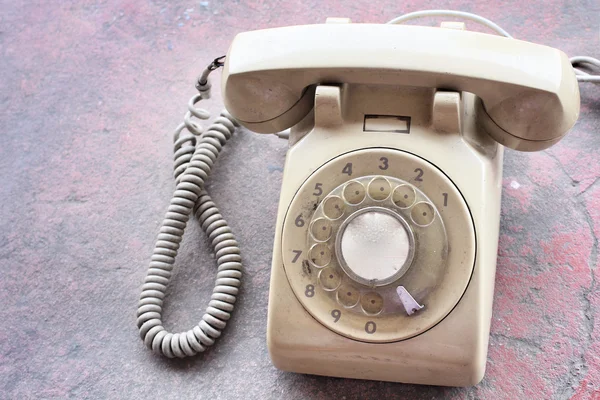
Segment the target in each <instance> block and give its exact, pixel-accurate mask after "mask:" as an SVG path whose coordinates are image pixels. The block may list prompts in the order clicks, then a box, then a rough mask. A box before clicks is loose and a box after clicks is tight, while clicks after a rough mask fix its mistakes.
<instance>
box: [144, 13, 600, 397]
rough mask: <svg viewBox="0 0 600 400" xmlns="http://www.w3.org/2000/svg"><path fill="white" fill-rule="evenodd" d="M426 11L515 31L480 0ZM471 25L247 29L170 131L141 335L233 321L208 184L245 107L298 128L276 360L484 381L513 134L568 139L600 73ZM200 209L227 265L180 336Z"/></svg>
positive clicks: (516, 141) (284, 209)
mask: <svg viewBox="0 0 600 400" xmlns="http://www.w3.org/2000/svg"><path fill="white" fill-rule="evenodd" d="M425 13H427V12H425ZM429 13H430V14H427V15H447V16H463V17H467V18H470V19H474V20H475V21H476V22H483V23H485V24H486V25H487V26H489V27H491V28H493V29H494V30H496V31H498V32H500V33H501V34H505V36H508V34H506V33H505V32H504V31H502V30H500V28H499V27H497V26H496V25H494V24H493V23H491V22H490V21H488V20H484V19H482V18H481V17H477V16H473V15H472V14H466V13H456V12H455V13H449V12H437V13H438V14H435V11H434V12H431V11H430V12H429ZM432 13H433V14H432ZM423 15H424V14H423V13H421V14H418V13H417V15H416V16H417V17H418V16H423ZM413 17H415V15H414V14H411V15H409V16H408V17H403V19H402V18H401V19H399V20H394V21H392V22H404V21H405V20H407V19H411V18H413ZM446 28H448V29H446ZM461 28H464V26H461V25H460V24H457V23H446V24H442V28H433V27H421V26H406V25H403V26H400V25H396V24H354V23H351V22H350V20H347V19H339V18H333V19H328V20H327V23H326V24H317V25H306V26H292V27H285V28H276V29H267V30H259V31H253V32H245V33H241V34H239V35H238V36H236V38H235V39H234V41H233V43H232V44H231V47H230V49H229V52H228V54H227V56H226V57H221V58H219V59H216V60H215V61H214V62H213V63H212V64H211V65H210V66H209V67H208V68H207V69H206V70H205V71H204V73H203V74H202V75H201V76H200V78H199V80H198V84H197V89H198V90H199V94H198V95H197V96H195V97H194V98H192V100H191V101H190V104H189V112H188V113H187V115H186V118H185V122H184V123H183V124H181V125H180V126H179V127H178V128H177V131H176V134H175V160H176V161H175V177H176V181H177V188H176V190H175V194H174V196H173V199H172V201H171V205H170V206H169V209H168V212H167V215H166V218H165V221H164V222H163V225H162V227H161V229H160V233H159V235H158V239H157V243H156V248H155V251H154V254H153V256H152V260H151V263H150V269H149V272H148V276H147V278H146V280H145V283H144V286H143V289H142V295H141V300H140V306H139V310H138V327H139V329H140V335H141V337H142V339H143V340H144V342H145V344H146V345H147V346H148V347H150V348H152V349H153V350H154V351H155V352H158V353H160V354H163V355H166V356H167V357H175V356H176V357H184V356H192V355H194V354H196V353H198V352H201V351H204V350H205V348H206V347H208V346H210V345H212V344H213V343H214V341H215V340H216V339H217V338H218V337H219V336H220V334H221V331H222V329H223V328H224V327H225V325H226V323H227V321H228V319H229V318H230V314H231V311H232V310H233V305H234V302H235V299H236V295H237V293H238V287H239V286H240V279H241V275H242V272H241V270H242V264H241V257H240V250H239V247H238V244H237V242H236V241H235V238H234V236H233V234H232V232H231V229H230V228H229V227H228V226H227V224H226V222H225V220H224V219H223V217H222V216H221V214H220V213H219V211H218V209H217V208H216V206H215V205H214V203H213V202H212V200H211V198H210V197H209V195H208V194H207V193H206V191H205V190H204V181H205V179H206V178H207V176H208V175H209V173H210V170H211V168H212V166H213V163H214V162H215V160H216V158H217V156H218V154H219V152H220V150H221V148H222V146H223V145H225V143H226V141H227V140H228V139H229V138H230V137H231V136H232V134H233V131H234V129H235V125H236V124H237V123H239V124H241V125H243V126H245V127H247V128H248V129H250V130H253V131H256V132H261V133H277V132H280V131H283V130H286V129H288V128H291V131H290V132H289V144H290V147H289V151H288V153H287V159H286V164H285V169H284V175H283V184H282V190H281V198H280V204H279V212H278V217H277V224H276V233H275V243H274V250H273V266H272V276H271V287H270V298H269V310H268V326H267V340H268V347H269V352H270V355H271V358H272V360H273V363H274V364H275V366H276V367H278V368H280V369H283V370H287V371H294V372H301V373H309V374H319V375H328V376H338V377H349V378H360V379H375V380H386V381H397V382H406V383H419V384H434V385H451V386H465V385H473V384H476V383H477V382H479V381H480V380H481V379H482V377H483V374H484V371H485V364H486V355H487V346H488V338H489V330H490V319H491V310H492V300H493V290H494V274H495V267H496V255H497V246H498V232H499V216H500V196H501V189H502V185H501V182H502V158H503V148H504V147H503V146H506V147H510V148H512V149H516V150H523V151H536V150H542V149H545V148H547V147H549V146H551V145H553V144H555V143H556V142H558V141H559V140H560V139H561V138H562V137H563V136H564V135H565V134H566V133H567V131H568V130H569V129H570V128H571V127H572V126H573V124H575V122H576V120H577V118H578V114H579V90H578V77H579V80H582V81H597V80H598V77H597V76H593V75H589V74H587V73H585V72H583V71H578V70H575V69H574V68H573V66H572V64H571V61H570V60H569V59H568V58H567V56H566V55H565V54H564V53H562V52H561V51H559V50H556V49H553V48H550V47H546V46H541V45H537V44H532V43H528V42H523V41H519V40H515V39H512V38H507V37H501V36H496V35H489V34H483V33H476V32H469V31H466V30H463V29H461ZM223 60H224V62H223ZM574 62H577V60H575V61H574ZM579 62H583V63H588V64H591V65H592V66H596V67H598V66H599V65H600V62H598V64H595V63H596V62H597V60H595V59H588V58H582V59H580V60H579ZM221 66H223V67H224V71H223V77H222V93H223V98H224V101H225V105H226V108H227V110H228V111H229V113H231V115H230V114H228V113H227V112H224V113H222V114H221V116H220V117H219V118H217V119H216V120H215V122H214V123H213V124H212V125H211V126H210V127H209V128H208V129H207V130H206V131H205V132H202V130H201V128H200V127H199V125H197V123H196V122H195V121H194V119H193V118H194V117H197V118H200V119H206V118H208V114H207V113H206V112H205V111H204V110H202V109H199V108H196V107H195V104H196V103H197V102H198V101H200V100H201V99H204V98H207V97H208V94H209V90H210V83H209V82H208V75H209V74H210V72H211V71H213V70H214V69H216V68H219V67H221ZM286 135H287V134H285V133H283V134H280V136H286ZM191 213H194V214H195V215H196V216H197V218H198V219H199V221H200V224H201V225H202V228H203V229H204V230H205V232H206V233H207V235H208V237H209V240H210V241H211V242H212V245H213V247H214V251H215V258H216V259H217V264H218V273H217V280H216V285H215V289H214V292H213V295H212V298H211V301H210V303H209V306H208V308H207V310H206V313H205V314H204V316H203V317H202V320H201V321H200V323H199V324H198V325H197V326H195V327H194V328H193V329H191V330H189V331H187V332H183V333H176V334H172V333H169V332H167V331H166V330H165V328H164V327H163V325H162V308H161V306H162V303H163V298H164V293H165V291H166V287H167V284H168V282H169V279H170V277H171V270H172V268H173V263H174V260H175V256H176V254H177V250H178V247H179V243H180V241H181V238H182V235H183V230H184V228H185V226H186V222H187V220H188V218H189V216H190V214H191Z"/></svg>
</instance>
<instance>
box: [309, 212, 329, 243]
mask: <svg viewBox="0 0 600 400" xmlns="http://www.w3.org/2000/svg"><path fill="white" fill-rule="evenodd" d="M331 230H332V228H331V224H330V223H329V221H327V220H326V219H325V218H317V219H316V220H314V221H313V222H312V224H311V226H310V233H311V234H312V236H313V238H314V239H315V240H317V241H319V242H325V241H327V240H329V238H330V237H331Z"/></svg>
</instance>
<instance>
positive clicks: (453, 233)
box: [282, 148, 475, 342]
mask: <svg viewBox="0 0 600 400" xmlns="http://www.w3.org/2000/svg"><path fill="white" fill-rule="evenodd" d="M381 157H385V158H386V159H387V160H388V163H387V164H388V168H387V169H386V170H385V171H382V170H381V169H380V168H379V165H380V164H381V162H380V161H379V160H380V159H381ZM348 165H352V168H351V169H349V168H348ZM342 170H345V172H344V173H341V172H342ZM349 171H351V175H350V176H349V175H348V172H349ZM415 171H417V172H415ZM317 186H318V187H319V188H320V189H321V190H322V192H321V190H320V191H319V192H320V193H319V196H317V195H315V189H314V188H315V187H317ZM382 189H383V190H382ZM380 205H381V206H383V207H386V208H388V209H391V211H390V212H394V213H397V214H398V216H399V217H400V218H401V220H402V221H404V222H405V223H406V224H407V225H409V228H410V232H411V233H414V235H415V237H416V239H417V240H416V241H417V242H418V243H422V242H423V240H425V241H427V240H428V239H427V238H428V236H427V235H430V236H431V235H432V234H433V233H432V232H437V234H439V232H441V231H443V232H444V233H445V234H446V235H447V236H446V237H445V240H446V243H447V244H445V245H444V246H442V247H438V248H436V249H433V247H432V246H433V242H434V241H433V240H431V241H430V242H431V243H429V244H428V245H427V247H426V248H427V249H431V250H434V251H435V252H436V253H439V255H440V257H438V258H440V259H442V260H441V264H443V265H441V266H440V265H435V266H431V265H430V264H431V260H432V259H429V261H427V259H426V258H424V257H423V256H422V253H424V250H423V249H420V250H419V244H416V245H415V247H414V248H415V250H416V252H417V254H415V258H414V261H413V264H412V265H409V268H408V270H407V271H405V273H404V274H403V275H402V276H400V277H396V278H395V279H393V280H392V281H393V282H384V283H383V284H382V285H380V286H377V287H375V286H376V285H369V284H368V282H364V281H363V282H357V281H356V280H353V279H351V278H350V277H349V276H348V274H347V273H346V272H344V270H343V269H342V268H341V265H340V263H339V260H338V257H337V256H336V255H337V254H338V253H339V251H336V245H335V242H336V232H337V231H338V230H339V228H340V226H341V225H342V224H344V223H345V222H346V220H347V217H348V216H349V215H351V213H353V212H355V211H356V210H359V209H362V208H364V207H368V206H371V207H373V206H380ZM415 210H416V211H415ZM423 213H425V214H426V215H425V216H424V215H423ZM413 214H414V215H413ZM298 215H301V216H302V219H303V220H304V221H306V224H303V226H298V225H297V224H294V220H295V219H296V218H297V216H298ZM323 227H325V230H323ZM436 230H437V231H436ZM321 232H323V233H321ZM428 232H429V233H428ZM435 235H436V234H433V236H435ZM421 238H423V239H421ZM316 245H319V246H320V247H319V248H318V250H319V251H318V252H316V250H314V249H315V246H316ZM298 249H302V255H301V259H302V262H296V263H292V260H293V259H294V257H295V256H297V251H298ZM325 249H326V250H325ZM448 249H454V250H455V251H448ZM311 250H313V251H312V252H311ZM294 251H296V252H294ZM282 253H283V254H282V255H283V263H284V270H285V273H286V276H287V278H288V281H289V283H290V286H291V287H292V290H293V292H294V293H295V295H296V296H297V298H298V300H299V301H300V303H301V304H302V305H303V307H304V308H305V309H306V310H307V311H308V312H309V313H310V314H311V315H312V316H313V317H314V318H315V319H316V320H317V321H319V322H320V323H322V324H323V325H325V326H326V327H327V328H329V329H331V330H333V331H334V332H337V333H338V334H341V335H344V336H346V337H349V338H352V339H356V340H361V341H367V342H393V341H398V340H404V339H408V338H410V337H413V336H416V335H418V334H420V333H422V332H424V331H426V330H427V329H429V328H431V327H433V326H434V325H435V324H437V323H438V322H439V321H441V320H442V319H443V318H444V317H445V316H446V315H447V314H448V313H449V312H450V311H451V310H452V309H453V308H454V306H455V305H456V304H457V303H458V301H459V300H460V297H462V294H463V293H464V291H465V290H466V287H467V285H468V282H469V279H470V276H471V274H472V270H473V265H474V260H475V232H474V227H473V223H472V218H471V215H470V212H469V210H468V207H467V206H466V204H465V202H464V199H463V198H462V195H461V194H460V192H459V191H458V189H457V188H456V187H455V186H454V184H453V183H452V182H451V181H450V179H448V178H447V177H446V176H445V175H444V174H443V173H442V172H441V171H440V170H439V169H438V168H437V167H435V166H434V165H432V164H430V163H429V162H427V161H425V160H423V159H421V158H419V157H416V156H414V155H412V154H410V153H406V152H403V151H399V150H392V149H387V148H371V149H363V150H357V151H353V152H350V153H346V154H343V155H341V156H339V157H337V158H334V159H332V160H330V161H329V162H327V163H325V164H324V165H323V166H321V167H320V168H319V169H317V170H316V171H315V172H314V173H313V174H312V175H311V176H310V177H309V178H308V179H307V180H306V181H305V182H304V184H303V185H302V186H301V188H300V189H299V190H298V192H297V193H296V196H295V197H294V199H293V200H292V203H291V204H290V207H289V209H288V212H287V214H286V218H285V220H284V226H283V235H282ZM321 253H323V254H321ZM311 254H312V255H311ZM315 254H316V255H317V256H318V257H320V258H318V257H317V258H315V261H313V259H311V258H310V257H313V255H315ZM325 261H326V262H325ZM306 265H310V266H311V267H310V268H306ZM432 276H433V278H432ZM399 284H400V285H403V286H404V287H406V288H407V289H408V290H409V291H410V292H411V294H412V295H413V296H414V297H415V299H416V300H417V301H419V302H420V303H421V304H425V308H424V309H423V310H421V311H419V312H418V313H415V314H413V315H412V316H410V317H409V316H408V315H406V313H405V312H402V311H403V310H402V305H401V302H400V300H399V299H398V297H397V295H396V294H395V288H396V287H397V286H398V285H399ZM307 285H312V286H311V287H314V295H313V296H310V297H307V296H306V295H305V293H306V287H307ZM414 288H417V289H419V290H414ZM342 290H345V292H341V291H342ZM310 293H311V294H313V292H312V291H311V292H310ZM348 293H350V295H348ZM332 313H335V318H332V315H333V314H332Z"/></svg>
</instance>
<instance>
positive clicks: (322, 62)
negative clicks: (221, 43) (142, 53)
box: [222, 23, 579, 151]
mask: <svg viewBox="0 0 600 400" xmlns="http://www.w3.org/2000/svg"><path fill="white" fill-rule="evenodd" d="M222 82H223V83H222V86H223V94H224V99H225V106H226V107H227V109H228V110H229V112H231V113H232V115H233V116H234V117H235V118H236V119H237V120H238V121H239V122H240V123H241V124H243V125H245V126H246V127H247V128H249V129H251V130H253V131H255V132H262V133H273V132H278V131H281V130H284V129H287V128H289V127H291V126H293V125H295V124H297V123H298V122H300V120H301V119H302V118H303V117H304V116H305V115H306V114H307V113H308V112H309V111H310V110H311V109H312V106H313V101H314V95H313V92H312V91H311V90H309V89H310V87H311V86H314V85H317V84H322V83H326V84H343V83H345V84H371V85H397V86H412V87H433V88H438V89H443V90H452V91H458V92H469V93H474V94H475V95H477V96H478V98H479V99H481V101H482V103H483V104H482V105H483V107H482V111H483V112H481V113H480V117H481V119H482V121H481V122H482V124H483V125H484V127H485V129H486V131H487V132H488V133H489V134H490V135H491V136H492V137H494V138H495V139H496V140H497V141H498V142H500V143H502V144H503V145H505V146H508V147H511V148H514V149H517V150H526V151H533V150H542V149H544V148H546V147H549V146H551V145H552V144H554V143H556V142H557V141H558V140H560V139H561V138H562V137H563V136H564V135H565V134H566V132H567V131H568V130H569V129H570V128H571V127H572V126H573V125H574V124H575V121H577V118H578V116H579V88H578V84H577V79H576V77H575V74H574V73H573V68H572V66H571V63H570V61H569V59H568V58H567V56H566V55H565V54H564V53H563V52H561V51H560V50H557V49H553V48H550V47H546V46H541V45H537V44H533V43H529V42H523V41H519V40H515V39H508V38H504V37H501V36H494V35H488V34H482V33H477V32H469V31H464V30H455V29H440V28H430V27H422V26H408V25H403V26H397V25H381V24H380V25H375V24H352V23H348V24H337V23H332V24H321V25H304V26H292V27H285V28H275V29H266V30H260V31H253V32H245V33H241V34H239V35H237V36H236V38H235V39H234V41H233V43H232V44H231V48H230V50H229V54H228V57H227V61H226V63H225V69H224V74H223V81H222Z"/></svg>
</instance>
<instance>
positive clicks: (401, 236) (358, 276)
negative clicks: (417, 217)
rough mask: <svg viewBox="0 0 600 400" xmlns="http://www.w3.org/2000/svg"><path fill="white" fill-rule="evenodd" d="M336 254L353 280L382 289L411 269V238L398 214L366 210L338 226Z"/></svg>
mask: <svg viewBox="0 0 600 400" xmlns="http://www.w3.org/2000/svg"><path fill="white" fill-rule="evenodd" d="M336 253H337V256H338V259H339V260H340V264H341V266H342V268H343V269H344V271H345V272H346V273H347V274H348V276H350V277H351V278H352V279H354V280H355V281H357V282H359V283H362V284H365V285H369V286H383V285H387V284H389V283H391V282H393V281H395V280H396V279H398V278H400V277H401V276H402V275H404V273H405V272H406V271H407V270H408V268H409V267H410V263H411V261H412V258H413V255H414V237H413V234H412V231H411V229H410V228H409V226H408V224H407V223H406V222H405V221H404V219H403V218H402V217H400V216H399V215H398V214H396V213H394V212H393V211H390V210H388V209H386V208H383V207H367V208H363V209H361V210H359V211H357V212H355V213H354V214H352V215H351V216H350V217H348V219H347V220H346V221H345V222H344V223H343V224H342V226H340V230H339V231H338V235H337V238H336Z"/></svg>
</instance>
